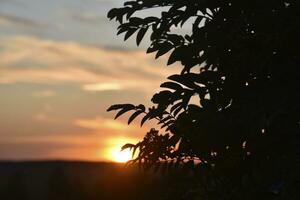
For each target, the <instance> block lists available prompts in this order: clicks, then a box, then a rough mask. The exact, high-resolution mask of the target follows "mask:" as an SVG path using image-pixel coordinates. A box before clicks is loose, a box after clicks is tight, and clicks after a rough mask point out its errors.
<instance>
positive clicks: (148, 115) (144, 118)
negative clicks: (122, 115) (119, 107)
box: [141, 112, 151, 126]
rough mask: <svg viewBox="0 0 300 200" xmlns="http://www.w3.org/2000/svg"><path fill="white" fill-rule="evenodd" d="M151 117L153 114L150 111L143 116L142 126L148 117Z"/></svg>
mask: <svg viewBox="0 0 300 200" xmlns="http://www.w3.org/2000/svg"><path fill="white" fill-rule="evenodd" d="M150 117H151V114H150V112H148V113H147V114H146V115H145V116H144V117H143V119H142V120H141V126H143V125H144V123H145V122H146V121H147V120H148V119H150Z"/></svg>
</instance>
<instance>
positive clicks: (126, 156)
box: [112, 147, 131, 163]
mask: <svg viewBox="0 0 300 200" xmlns="http://www.w3.org/2000/svg"><path fill="white" fill-rule="evenodd" d="M112 158H113V160H114V161H115V162H121V163H123V162H127V161H128V160H130V159H131V152H130V150H129V149H125V150H123V151H121V148H120V147H117V148H115V150H114V151H113V152H112Z"/></svg>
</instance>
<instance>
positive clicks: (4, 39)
mask: <svg viewBox="0 0 300 200" xmlns="http://www.w3.org/2000/svg"><path fill="white" fill-rule="evenodd" d="M122 2H123V1H122V0H0V92H1V98H0V106H1V109H0V160H26V159H30V160H33V159H75V160H102V161H103V160H105V161H106V160H111V159H112V157H111V154H112V152H113V151H114V149H115V148H116V147H117V146H120V145H122V144H123V143H126V142H136V141H138V140H139V139H142V136H143V135H144V134H145V132H146V131H147V127H145V128H142V129H141V128H139V126H138V124H133V125H132V126H127V124H126V119H127V118H126V117H125V116H124V117H122V118H120V120H117V121H114V120H113V116H114V113H107V112H106V109H107V108H108V107H109V105H111V104H114V103H129V102H130V103H131V102H132V103H136V104H138V103H143V104H149V100H150V99H151V96H152V94H153V93H154V92H155V91H157V90H158V88H159V85H160V83H161V82H162V81H163V80H165V78H166V77H167V76H168V75H170V74H171V73H173V72H174V71H175V67H166V66H165V64H166V60H164V59H159V60H154V55H151V54H150V55H146V54H145V49H146V46H147V42H144V43H142V45H141V47H139V48H137V47H136V46H135V41H134V40H133V39H131V40H129V41H128V42H123V37H122V36H116V28H117V24H116V23H115V22H110V21H109V20H108V19H107V18H106V14H107V12H108V10H109V9H111V8H113V7H118V6H120V5H122ZM148 128H149V127H148Z"/></svg>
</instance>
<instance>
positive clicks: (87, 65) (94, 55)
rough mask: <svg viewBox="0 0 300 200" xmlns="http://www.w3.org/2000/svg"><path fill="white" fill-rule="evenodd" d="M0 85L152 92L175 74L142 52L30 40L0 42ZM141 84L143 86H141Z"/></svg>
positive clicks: (160, 61)
mask: <svg viewBox="0 0 300 200" xmlns="http://www.w3.org/2000/svg"><path fill="white" fill-rule="evenodd" d="M0 48H1V49H2V51H1V52H0V73H1V76H0V83H17V82H29V83H30V82H31V83H43V84H58V83H63V82H65V83H78V84H81V86H82V88H83V89H84V90H87V91H105V90H125V89H140V90H148V91H153V90H154V89H155V88H157V87H158V85H159V82H160V81H161V80H163V79H164V78H166V77H167V76H168V75H169V74H171V73H172V72H174V71H175V70H174V68H172V67H165V66H164V64H165V60H158V61H154V60H153V57H152V56H151V55H146V54H145V53H144V52H142V51H119V50H107V49H105V48H101V47H95V46H88V45H80V44H77V43H74V42H55V41H51V40H41V39H38V38H32V37H13V38H6V39H1V40H0ZM141 83H142V84H141Z"/></svg>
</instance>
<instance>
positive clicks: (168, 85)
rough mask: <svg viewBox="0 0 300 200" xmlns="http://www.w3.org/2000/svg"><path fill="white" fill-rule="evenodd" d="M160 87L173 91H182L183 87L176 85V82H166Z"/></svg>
mask: <svg viewBox="0 0 300 200" xmlns="http://www.w3.org/2000/svg"><path fill="white" fill-rule="evenodd" d="M160 87H162V88H169V89H173V90H181V89H182V86H181V85H179V84H178V83H174V82H165V83H163V84H161V85H160Z"/></svg>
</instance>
